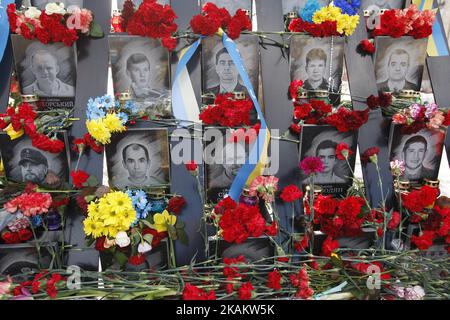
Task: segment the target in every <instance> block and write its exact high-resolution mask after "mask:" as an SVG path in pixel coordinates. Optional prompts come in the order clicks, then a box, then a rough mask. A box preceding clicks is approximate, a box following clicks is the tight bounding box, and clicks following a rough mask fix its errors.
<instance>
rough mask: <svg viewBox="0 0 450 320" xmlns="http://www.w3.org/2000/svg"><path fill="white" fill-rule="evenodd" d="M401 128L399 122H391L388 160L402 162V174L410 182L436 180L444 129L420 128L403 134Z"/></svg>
mask: <svg viewBox="0 0 450 320" xmlns="http://www.w3.org/2000/svg"><path fill="white" fill-rule="evenodd" d="M401 129H402V126H401V125H399V124H394V123H392V124H391V128H390V137H389V158H390V161H394V160H400V161H403V162H404V165H405V173H404V175H403V176H404V177H405V178H407V179H408V180H409V181H410V183H413V184H417V183H422V182H423V179H424V178H428V179H431V180H436V179H437V178H438V175H439V167H440V164H441V158H442V152H443V149H444V143H445V131H443V130H430V129H422V130H420V131H419V132H417V133H414V134H404V133H402V130H401Z"/></svg>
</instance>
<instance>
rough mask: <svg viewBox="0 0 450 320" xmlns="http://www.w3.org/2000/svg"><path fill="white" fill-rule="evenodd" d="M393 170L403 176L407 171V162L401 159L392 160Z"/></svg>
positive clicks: (396, 174)
mask: <svg viewBox="0 0 450 320" xmlns="http://www.w3.org/2000/svg"><path fill="white" fill-rule="evenodd" d="M391 171H392V174H393V175H395V176H401V175H402V174H403V173H404V172H405V163H404V162H403V161H401V160H394V161H391Z"/></svg>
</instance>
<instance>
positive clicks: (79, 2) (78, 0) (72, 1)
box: [24, 0, 84, 10]
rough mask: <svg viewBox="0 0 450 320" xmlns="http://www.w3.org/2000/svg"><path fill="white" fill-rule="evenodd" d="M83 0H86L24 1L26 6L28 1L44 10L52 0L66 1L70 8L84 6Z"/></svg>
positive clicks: (65, 4)
mask: <svg viewBox="0 0 450 320" xmlns="http://www.w3.org/2000/svg"><path fill="white" fill-rule="evenodd" d="M83 1H84V0H58V1H54V0H26V1H24V3H25V6H27V5H26V3H27V2H28V3H29V6H33V7H36V8H38V9H39V10H44V9H45V6H46V5H47V4H49V3H52V2H60V3H64V7H65V8H68V7H69V6H78V7H79V8H83Z"/></svg>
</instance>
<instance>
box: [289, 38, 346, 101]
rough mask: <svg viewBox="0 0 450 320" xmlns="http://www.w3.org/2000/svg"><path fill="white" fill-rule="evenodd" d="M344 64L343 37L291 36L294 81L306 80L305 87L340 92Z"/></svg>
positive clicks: (292, 77) (291, 65) (306, 88)
mask: <svg viewBox="0 0 450 320" xmlns="http://www.w3.org/2000/svg"><path fill="white" fill-rule="evenodd" d="M332 41H333V42H332ZM343 65H344V39H343V38H340V37H334V39H333V40H332V39H331V38H330V37H327V38H312V37H305V36H302V35H298V36H293V37H292V38H291V44H290V72H291V81H292V80H302V81H303V88H304V89H305V90H324V91H332V92H340V86H341V82H342V72H343Z"/></svg>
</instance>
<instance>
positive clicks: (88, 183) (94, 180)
mask: <svg viewBox="0 0 450 320" xmlns="http://www.w3.org/2000/svg"><path fill="white" fill-rule="evenodd" d="M97 185H98V180H97V177H96V176H89V178H88V179H87V180H86V182H85V183H84V184H83V186H84V187H96V186H97Z"/></svg>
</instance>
